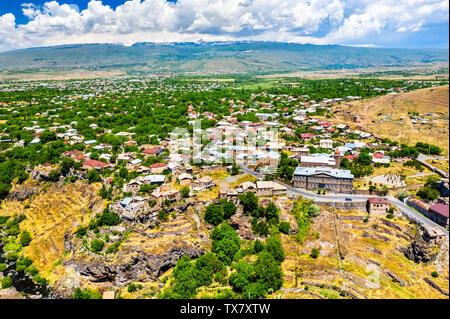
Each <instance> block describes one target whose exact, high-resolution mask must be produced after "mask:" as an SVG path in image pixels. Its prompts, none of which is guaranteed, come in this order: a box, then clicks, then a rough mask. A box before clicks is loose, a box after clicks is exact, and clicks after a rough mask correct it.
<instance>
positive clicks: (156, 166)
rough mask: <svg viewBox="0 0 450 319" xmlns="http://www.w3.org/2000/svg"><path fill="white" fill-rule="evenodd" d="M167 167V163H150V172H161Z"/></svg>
mask: <svg viewBox="0 0 450 319" xmlns="http://www.w3.org/2000/svg"><path fill="white" fill-rule="evenodd" d="M166 169H167V164H164V163H155V164H152V165H150V171H151V172H152V174H161V173H162V172H164V170H166Z"/></svg>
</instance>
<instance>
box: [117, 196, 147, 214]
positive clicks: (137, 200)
mask: <svg viewBox="0 0 450 319" xmlns="http://www.w3.org/2000/svg"><path fill="white" fill-rule="evenodd" d="M144 204H145V198H143V197H140V196H134V197H126V198H124V199H123V200H122V201H121V202H120V206H121V207H122V208H123V209H125V210H128V211H138V210H140V209H141V208H142V206H143V205H144Z"/></svg>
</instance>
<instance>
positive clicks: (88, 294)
mask: <svg viewBox="0 0 450 319" xmlns="http://www.w3.org/2000/svg"><path fill="white" fill-rule="evenodd" d="M72 299H102V295H100V294H99V292H98V291H93V290H89V289H83V290H81V289H80V288H76V289H75V291H74V293H73V295H72Z"/></svg>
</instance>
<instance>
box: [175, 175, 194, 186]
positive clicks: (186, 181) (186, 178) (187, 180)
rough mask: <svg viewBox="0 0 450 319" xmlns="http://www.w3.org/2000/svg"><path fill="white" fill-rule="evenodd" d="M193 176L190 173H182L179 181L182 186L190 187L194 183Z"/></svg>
mask: <svg viewBox="0 0 450 319" xmlns="http://www.w3.org/2000/svg"><path fill="white" fill-rule="evenodd" d="M192 179H193V177H192V175H191V174H188V173H182V174H180V175H179V176H178V180H179V181H180V185H190V184H191V183H192Z"/></svg>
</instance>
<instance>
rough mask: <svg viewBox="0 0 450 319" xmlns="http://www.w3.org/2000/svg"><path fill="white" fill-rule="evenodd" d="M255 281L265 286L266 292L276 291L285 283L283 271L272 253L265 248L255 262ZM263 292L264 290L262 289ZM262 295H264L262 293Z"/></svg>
mask: <svg viewBox="0 0 450 319" xmlns="http://www.w3.org/2000/svg"><path fill="white" fill-rule="evenodd" d="M254 272H255V281H256V282H258V283H259V284H260V285H262V287H263V291H264V292H265V293H270V292H271V291H276V290H278V289H280V288H281V286H282V285H283V272H282V270H281V267H280V265H279V264H278V262H277V261H276V259H275V258H274V257H273V255H272V254H271V253H269V252H268V251H265V250H263V251H262V252H260V253H259V254H258V259H257V260H256V262H255V264H254ZM260 292H262V291H260ZM260 296H261V297H262V296H263V295H260Z"/></svg>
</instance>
